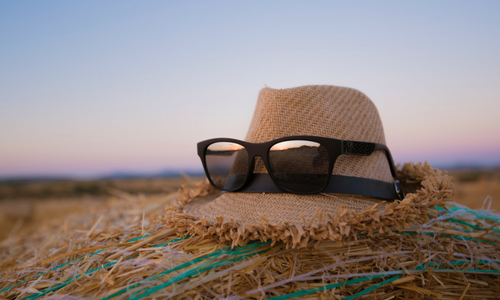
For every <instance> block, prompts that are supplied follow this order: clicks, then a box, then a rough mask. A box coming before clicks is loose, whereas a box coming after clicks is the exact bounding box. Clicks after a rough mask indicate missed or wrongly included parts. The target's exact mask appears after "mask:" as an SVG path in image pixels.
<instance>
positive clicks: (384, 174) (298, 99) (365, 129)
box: [245, 85, 394, 182]
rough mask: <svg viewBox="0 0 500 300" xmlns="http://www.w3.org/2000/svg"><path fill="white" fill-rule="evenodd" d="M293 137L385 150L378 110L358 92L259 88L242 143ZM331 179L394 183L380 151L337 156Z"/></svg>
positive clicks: (335, 88)
mask: <svg viewBox="0 0 500 300" xmlns="http://www.w3.org/2000/svg"><path fill="white" fill-rule="evenodd" d="M294 135H312V136H321V137H327V138H335V139H342V140H354V141H364V142H375V143H382V144H385V136H384V128H383V126H382V121H381V119H380V116H379V113H378V111H377V108H376V107H375V105H374V104H373V102H372V101H371V100H370V99H369V98H368V97H367V96H366V95H365V94H363V93H362V92H360V91H358V90H355V89H351V88H346V87H338V86H329V85H311V86H302V87H296V88H289V89H279V90H278V89H272V88H268V87H266V88H263V89H262V90H261V91H260V93H259V98H258V100H257V105H256V107H255V112H254V115H253V118H252V121H251V123H250V128H249V130H248V133H247V136H246V138H245V140H246V141H248V142H252V143H263V142H267V141H270V140H273V139H277V138H281V137H287V136H294ZM262 172H266V170H265V168H264V167H263V166H262V164H258V165H257V166H256V173H262ZM333 174H338V175H346V176H355V177H364V178H372V179H378V180H384V181H388V182H392V181H394V179H393V178H392V175H391V172H390V167H389V163H388V162H387V159H386V157H385V155H384V154H383V153H381V151H376V152H375V153H373V154H372V155H371V156H353V155H342V156H340V157H339V158H338V159H337V161H336V162H335V167H334V170H333Z"/></svg>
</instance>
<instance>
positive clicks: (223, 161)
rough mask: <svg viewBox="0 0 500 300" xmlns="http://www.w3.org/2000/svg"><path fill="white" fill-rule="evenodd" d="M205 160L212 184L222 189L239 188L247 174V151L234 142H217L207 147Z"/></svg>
mask: <svg viewBox="0 0 500 300" xmlns="http://www.w3.org/2000/svg"><path fill="white" fill-rule="evenodd" d="M205 162H206V165H207V171H208V175H209V176H210V180H212V182H213V184H214V185H215V186H216V187H218V188H220V189H223V190H226V191H231V190H236V189H238V188H240V187H241V186H242V185H243V183H244V182H245V179H246V177H247V174H248V153H247V150H246V149H245V147H243V146H242V145H239V144H236V143H229V142H218V143H213V144H211V145H210V146H208V147H207V150H206V151H205Z"/></svg>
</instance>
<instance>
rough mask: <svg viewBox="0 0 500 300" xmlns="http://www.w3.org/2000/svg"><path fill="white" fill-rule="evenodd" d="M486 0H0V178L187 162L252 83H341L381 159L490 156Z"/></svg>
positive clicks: (491, 8)
mask: <svg viewBox="0 0 500 300" xmlns="http://www.w3.org/2000/svg"><path fill="white" fill-rule="evenodd" d="M499 15H500V2H499V1H377V2H375V1H314V2H312V1H175V2H174V1H3V2H1V3H0V177H26V176H60V175H64V176H73V177H92V176H100V175H102V174H108V173H112V172H117V171H133V172H142V173H151V172H158V171H161V170H184V171H189V170H199V169H201V163H200V160H199V158H198V157H197V154H196V143H197V142H199V141H201V140H205V139H209V138H215V137H231V138H237V139H244V137H245V135H246V131H247V130H248V126H249V124H250V120H251V118H252V115H253V111H254V108H255V104H256V101H257V95H258V93H259V91H260V89H262V88H263V87H265V86H269V87H272V88H278V89H280V88H290V87H296V86H302V85H310V84H329V85H338V86H347V87H352V88H355V89H358V90H360V91H362V92H363V93H365V94H366V95H367V96H368V97H369V98H370V99H371V100H372V101H373V102H374V103H375V105H376V106H377V108H378V110H379V113H380V116H381V118H382V122H383V124H384V129H385V135H386V141H387V145H388V146H389V148H390V149H391V152H392V154H393V156H394V160H395V161H396V162H400V163H401V162H408V161H414V162H420V161H422V162H423V161H428V162H429V163H431V164H433V165H436V166H444V167H451V166H455V165H460V164H477V165H484V166H499V165H500V18H499V17H498V16H499Z"/></svg>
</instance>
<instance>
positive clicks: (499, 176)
mask: <svg viewBox="0 0 500 300" xmlns="http://www.w3.org/2000/svg"><path fill="white" fill-rule="evenodd" d="M449 173H450V174H451V175H452V176H453V177H454V178H455V184H456V188H457V193H456V198H455V202H458V203H461V204H464V205H467V206H468V207H470V208H473V209H480V208H481V207H482V206H483V203H484V200H485V199H486V198H487V197H488V196H491V198H492V204H491V209H494V210H497V211H500V169H488V170H454V171H450V172H449ZM202 179H203V177H195V178H192V180H194V181H198V180H202ZM185 183H188V182H187V180H186V179H184V178H140V179H114V180H93V181H71V180H45V181H44V180H39V181H4V182H1V181H0V240H1V239H3V238H5V237H7V236H8V235H9V234H18V233H20V232H23V231H25V230H27V229H30V228H33V227H34V226H36V225H37V224H40V222H43V221H45V220H48V219H53V218H60V217H63V216H67V215H74V216H75V217H77V216H78V215H81V214H85V213H86V212H89V211H91V210H93V209H97V208H98V207H99V206H100V205H104V204H105V203H106V201H109V200H110V199H112V198H119V197H117V196H120V195H121V196H123V195H126V194H141V195H144V197H149V196H154V195H161V194H168V193H171V192H174V191H177V189H178V188H179V187H180V186H181V185H182V184H185Z"/></svg>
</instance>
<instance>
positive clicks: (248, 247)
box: [101, 242, 270, 300]
mask: <svg viewBox="0 0 500 300" xmlns="http://www.w3.org/2000/svg"><path fill="white" fill-rule="evenodd" d="M268 244H270V242H266V243H254V244H249V245H246V246H244V247H241V248H239V249H237V250H233V251H230V249H231V247H227V248H224V249H222V250H219V251H217V252H214V253H210V254H207V255H204V256H201V257H198V258H196V259H193V260H191V261H188V262H185V263H183V264H181V265H178V266H177V267H175V268H172V269H170V270H166V271H163V272H161V273H158V274H156V275H154V276H152V277H150V278H147V279H146V280H145V281H152V280H155V279H158V278H160V277H161V276H164V275H167V274H169V273H172V272H174V271H177V270H180V269H183V268H185V267H189V266H191V265H194V264H196V263H198V262H200V261H202V260H204V259H206V258H210V257H214V258H217V257H220V256H221V255H224V254H228V253H230V255H233V256H234V255H241V254H246V253H248V252H250V251H253V250H255V249H257V248H259V247H261V246H264V245H268ZM212 260H213V259H212ZM212 260H210V261H209V262H207V263H210V262H211V261H212ZM204 265H206V264H204ZM202 266H203V265H202ZM200 267H201V266H200ZM143 284H145V282H139V283H136V284H133V285H131V286H128V287H126V288H123V289H121V290H119V291H117V292H115V293H113V294H111V295H109V296H107V297H105V298H101V300H109V299H111V298H113V297H116V296H118V295H121V294H123V293H125V292H127V291H129V290H131V289H134V288H136V287H138V286H141V285H143Z"/></svg>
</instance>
